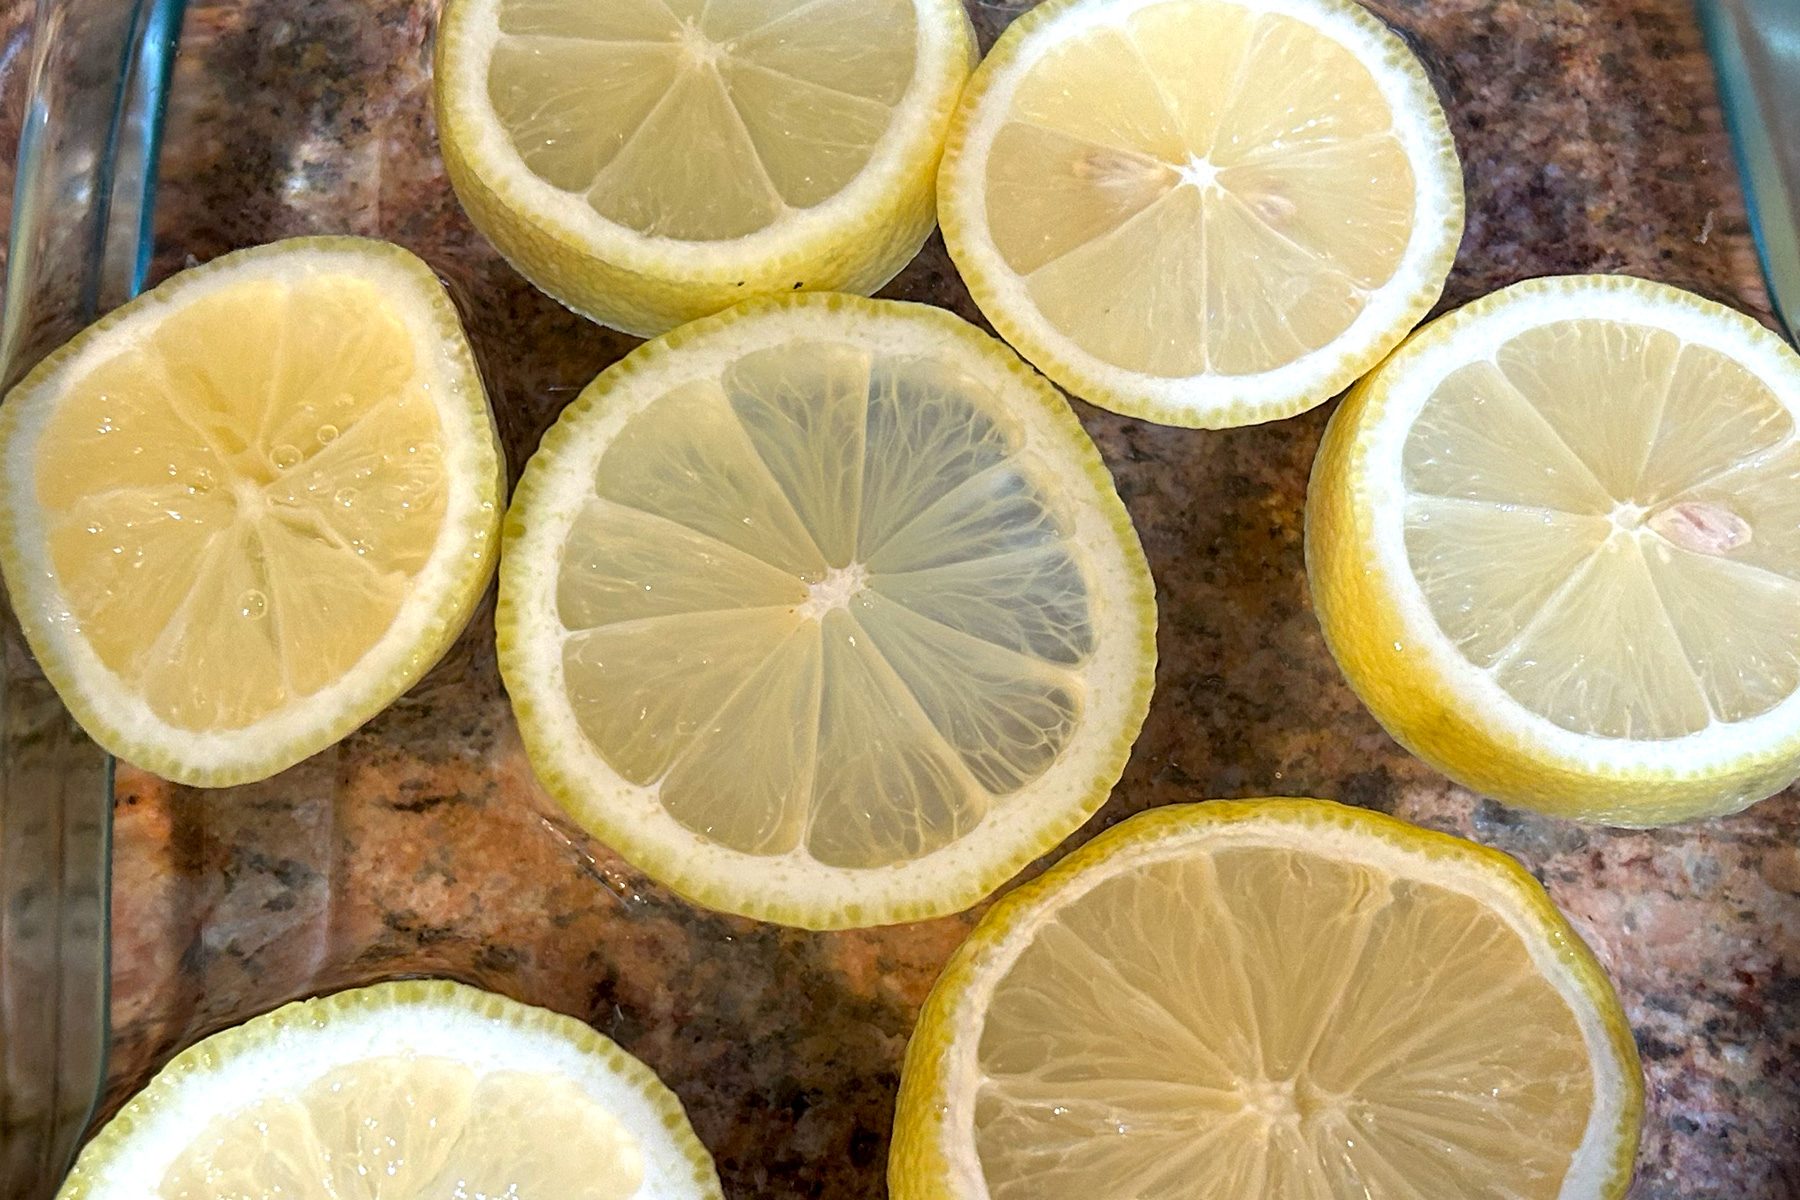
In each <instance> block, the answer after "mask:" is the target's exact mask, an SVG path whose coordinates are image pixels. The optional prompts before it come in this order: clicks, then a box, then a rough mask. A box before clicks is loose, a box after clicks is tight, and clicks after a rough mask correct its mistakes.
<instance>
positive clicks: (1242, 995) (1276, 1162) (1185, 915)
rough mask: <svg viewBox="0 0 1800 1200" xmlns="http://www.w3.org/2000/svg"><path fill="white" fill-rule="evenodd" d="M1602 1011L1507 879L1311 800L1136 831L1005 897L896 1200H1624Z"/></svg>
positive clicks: (1614, 1038)
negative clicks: (1444, 1199) (1106, 1198)
mask: <svg viewBox="0 0 1800 1200" xmlns="http://www.w3.org/2000/svg"><path fill="white" fill-rule="evenodd" d="M1641 1109H1642V1084H1641V1079H1640V1076H1639V1072H1638V1065H1637V1060H1636V1054H1635V1051H1634V1049H1633V1045H1632V1040H1631V1034H1630V1030H1629V1029H1628V1027H1627V1026H1626V1024H1625V1020H1624V1016H1623V1014H1622V1013H1621V1011H1620V1009H1619V1004H1618V999H1617V997H1616V996H1615V995H1614V993H1613V991H1612V988H1611V985H1610V984H1609V983H1608V982H1607V980H1606V978H1605V976H1604V974H1602V972H1601V971H1600V969H1599V967H1598V966H1597V964H1596V963H1595V962H1594V960H1593V958H1592V956H1591V955H1590V954H1589V953H1588V952H1587V949H1586V947H1585V946H1583V945H1582V944H1581V941H1580V939H1579V938H1578V937H1577V936H1576V935H1575V934H1574V932H1573V931H1572V930H1571V929H1570V928H1569V927H1568V924H1567V923H1566V921H1564V919H1563V918H1562V916H1561V915H1560V914H1559V913H1558V912H1557V911H1556V909H1555V908H1554V907H1553V906H1552V905H1551V903H1550V901H1549V898H1548V897H1547V896H1545V894H1544V892H1543V889H1542V888H1541V887H1539V886H1538V884H1537V883H1536V882H1535V881H1534V880H1532V878H1531V877H1530V876H1529V875H1527V874H1526V873H1525V872H1524V871H1523V870H1522V869H1521V868H1520V867H1519V866H1518V865H1517V864H1516V863H1514V862H1513V861H1512V860H1510V859H1508V858H1506V857H1505V856H1503V855H1500V854H1497V853H1495V852H1493V851H1490V850H1486V849H1484V848H1481V847H1478V846H1475V845H1473V844H1471V843H1467V842H1463V841H1461V840H1459V839H1455V838H1451V837H1447V836H1445V835H1442V834H1437V833H1430V832H1427V831H1424V830H1420V829H1416V828H1414V827H1412V826H1409V825H1406V824H1405V823H1403V822H1400V821H1395V820H1393V819H1391V818H1385V817H1382V816H1379V815H1377V814H1371V813H1367V812H1363V811H1362V810H1357V809H1348V808H1343V807H1340V806H1338V805H1334V804H1327V803H1325V802H1323V801H1316V800H1269V801H1253V802H1248V803H1238V802H1224V801H1219V802H1213V803H1208V804H1204V805H1179V806H1174V807H1171V808H1165V809H1161V810H1157V811H1156V812H1154V813H1151V814H1146V815H1144V816H1141V817H1137V818H1133V819H1132V820H1129V821H1127V822H1125V823H1123V824H1122V825H1119V826H1117V827H1116V828H1114V829H1112V830H1109V831H1108V832H1107V833H1105V834H1103V835H1102V836H1101V837H1099V838H1097V839H1095V840H1094V841H1093V842H1092V843H1090V844H1089V845H1088V846H1087V847H1085V848H1084V849H1082V850H1081V851H1079V852H1077V853H1076V854H1074V855H1072V856H1071V857H1070V858H1069V859H1067V860H1065V861H1064V862H1063V863H1061V864H1059V865H1058V866H1057V867H1055V868H1054V869H1052V870H1051V871H1050V872H1049V873H1048V874H1046V875H1045V876H1044V877H1043V878H1042V879H1040V880H1038V881H1036V882H1034V883H1031V884H1028V885H1026V886H1025V887H1023V888H1021V889H1019V890H1018V891H1017V892H1015V893H1013V894H1012V895H1010V896H1008V897H1007V898H1006V899H1005V900H1003V901H1001V902H1000V904H998V905H996V906H995V907H994V909H993V910H992V911H990V913H989V914H988V915H987V916H986V917H985V918H984V919H983V921H982V923H981V925H980V926H978V927H977V928H976V930H975V932H974V933H973V934H972V935H971V936H970V938H969V940H968V942H966V943H965V944H964V946H963V947H962V948H961V949H959V950H958V952H957V953H956V954H955V955H954V956H953V957H952V959H951V961H950V963H949V964H948V965H947V967H946V968H945V972H944V974H943V976H942V977H941V978H940V980H939V982H938V984H937V986H936V987H935V988H934V989H933V992H932V994H931V997H930V999H929V1000H928V1001H927V1003H926V1006H925V1009H924V1011H923V1013H922V1014H921V1016H920V1020H919V1025H918V1028H917V1030H916V1032H915V1033H914V1036H913V1041H912V1043H911V1045H910V1046H909V1048H908V1052H907V1058H906V1064H905V1068H904V1071H903V1074H902V1079H901V1089H900V1099H899V1103H898V1109H897V1114H896V1122H895V1135H894V1151H893V1153H892V1156H891V1158H890V1163H889V1186H890V1189H891V1190H892V1192H893V1194H894V1195H895V1196H896V1197H897V1198H899V1200H918V1198H921V1197H933V1198H945V1197H956V1198H958V1200H973V1198H977V1197H980V1198H987V1197H991V1198H993V1200H1015V1198H1018V1197H1026V1196H1030V1197H1041V1198H1043V1200H1057V1198H1060V1197H1067V1198H1069V1200H1076V1198H1079V1197H1088V1196H1094V1195H1131V1196H1135V1197H1142V1198H1143V1200H1157V1198H1160V1197H1169V1198H1171V1200H1172V1198H1174V1197H1184V1198H1185V1197H1216V1198H1218V1200H1227V1198H1231V1200H1247V1198H1254V1197H1261V1196H1267V1197H1284V1198H1287V1197H1317V1198H1318V1200H1330V1198H1333V1197H1339V1196H1350V1195H1365V1194H1367V1195H1381V1196H1392V1197H1421V1198H1423V1197H1427V1196H1447V1195H1505V1196H1516V1197H1521V1198H1525V1197H1543V1198H1546V1200H1549V1198H1561V1200H1575V1198H1577V1197H1602V1196H1607V1197H1612V1196H1620V1195H1623V1194H1624V1191H1625V1188H1626V1185H1627V1183H1628V1182H1629V1179H1630V1172H1631V1164H1632V1157H1633V1152H1634V1150H1635V1147H1636V1141H1637V1122H1638V1119H1639V1116H1640V1113H1641Z"/></svg>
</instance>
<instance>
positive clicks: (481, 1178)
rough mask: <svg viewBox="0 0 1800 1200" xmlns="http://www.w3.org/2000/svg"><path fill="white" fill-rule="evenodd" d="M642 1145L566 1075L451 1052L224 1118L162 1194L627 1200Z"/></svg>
mask: <svg viewBox="0 0 1800 1200" xmlns="http://www.w3.org/2000/svg"><path fill="white" fill-rule="evenodd" d="M643 1182H644V1156H643V1152H642V1149H641V1147H640V1146H639V1144H638V1140H637V1139H636V1138H635V1137H634V1136H633V1135H632V1134H631V1133H630V1131H628V1130H627V1129H625V1127H624V1126H623V1125H621V1124H620V1123H619V1121H618V1120H617V1118H615V1117H614V1116H612V1115H611V1114H610V1113H608V1112H607V1111H606V1110H605V1109H603V1108H601V1107H600V1106H599V1105H598V1104H596V1103H594V1102H593V1101H592V1100H591V1099H589V1097H588V1096H587V1094H586V1093H585V1092H583V1091H582V1090H581V1089H580V1088H579V1087H577V1086H576V1085H575V1084H573V1083H571V1082H570V1081H569V1080H567V1079H563V1078H559V1077H556V1076H548V1075H541V1074H536V1073H532V1072H525V1071H495V1072H492V1073H489V1074H486V1075H481V1076H478V1075H477V1074H476V1072H475V1071H474V1070H472V1069H471V1068H470V1067H468V1066H466V1065H464V1064H462V1063H460V1062H457V1061H454V1060H452V1059H447V1058H431V1057H415V1056H410V1055H391V1056H386V1057H381V1058H370V1059H364V1060H361V1061H358V1062H354V1063H350V1064H348V1065H346V1066H341V1067H337V1068H335V1069H333V1070H331V1071H329V1072H327V1073H326V1074H325V1075H324V1076H322V1077H320V1078H319V1079H317V1080H316V1081H314V1082H313V1083H311V1084H309V1085H308V1086H306V1087H305V1088H304V1089H302V1090H300V1091H299V1092H297V1093H295V1094H292V1095H281V1096H275V1097H271V1098H267V1099H263V1100H260V1101H258V1102H256V1103H255V1104H252V1105H250V1106H248V1107H245V1108H242V1109H240V1110H238V1111H236V1112H232V1113H228V1114H226V1115H224V1116H221V1117H217V1118H215V1119H214V1120H213V1121H212V1122H211V1123H210V1124H208V1125H207V1126H206V1127H205V1128H204V1129H203V1130H201V1131H200V1133H199V1136H198V1137H196V1138H195V1139H194V1141H193V1142H192V1143H191V1144H190V1145H188V1146H187V1147H186V1148H185V1149H184V1150H183V1151H182V1152H181V1154H180V1155H179V1157H177V1158H176V1160H175V1162H174V1164H173V1165H172V1166H170V1167H169V1169H168V1171H167V1172H166V1173H165V1174H164V1175H163V1178H162V1180H161V1183H160V1185H159V1186H158V1188H157V1190H156V1195H157V1196H158V1197H159V1200H220V1198H221V1197H232V1198H234V1200H235V1198H238V1197H242V1198H243V1200H253V1198H254V1200H265V1198H266V1200H273V1198H275V1197H282V1198H283V1200H415V1198H416V1200H445V1198H448V1197H467V1198H469V1200H476V1198H480V1197H495V1198H498V1197H516V1198H517V1200H628V1198H629V1197H631V1196H633V1195H636V1194H637V1192H638V1190H639V1188H640V1187H641V1186H642V1184H643Z"/></svg>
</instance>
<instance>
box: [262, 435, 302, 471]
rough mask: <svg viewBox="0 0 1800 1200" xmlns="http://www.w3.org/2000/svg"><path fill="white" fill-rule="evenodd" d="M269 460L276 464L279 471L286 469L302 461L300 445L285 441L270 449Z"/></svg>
mask: <svg viewBox="0 0 1800 1200" xmlns="http://www.w3.org/2000/svg"><path fill="white" fill-rule="evenodd" d="M269 461H270V462H272V463H274V464H275V469H276V470H277V471H285V470H287V469H288V468H289V467H292V466H295V465H297V464H298V463H299V462H300V450H299V447H297V446H290V445H288V444H287V443H286V442H283V443H281V444H280V445H279V446H276V447H275V448H274V449H273V450H271V451H269Z"/></svg>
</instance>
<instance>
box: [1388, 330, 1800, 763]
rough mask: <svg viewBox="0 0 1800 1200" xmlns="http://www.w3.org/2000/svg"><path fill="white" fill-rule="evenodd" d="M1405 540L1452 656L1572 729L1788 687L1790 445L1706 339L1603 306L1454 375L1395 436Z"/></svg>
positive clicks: (1798, 461) (1614, 733) (1656, 717)
mask: <svg viewBox="0 0 1800 1200" xmlns="http://www.w3.org/2000/svg"><path fill="white" fill-rule="evenodd" d="M1402 476H1403V481H1404V486H1405V489H1406V491H1407V492H1408V497H1407V500H1406V517H1405V521H1406V553H1407V558H1408V560H1409V561H1410V564H1411V567H1412V571H1413V574H1414V577H1415V578H1416V579H1417V580H1418V583H1419V587H1420V589H1421V590H1422V592H1423V594H1424V596H1425V599H1426V601H1427V603H1428V604H1429V606H1430V610H1431V613H1432V616H1433V618H1434V619H1435V620H1436V621H1437V623H1438V625H1439V626H1440V628H1441V629H1442V630H1443V631H1444V633H1445V634H1446V635H1448V637H1449V638H1450V639H1451V640H1452V641H1453V642H1454V644H1455V645H1456V647H1457V649H1458V651H1459V652H1460V653H1461V654H1462V655H1463V656H1464V657H1465V658H1466V659H1467V661H1468V663H1469V664H1470V665H1471V666H1472V667H1474V668H1476V669H1477V670H1480V671H1482V672H1485V673H1487V674H1488V675H1489V676H1490V677H1491V678H1492V679H1493V680H1494V682H1495V683H1497V684H1498V685H1499V686H1500V687H1501V688H1503V689H1504V690H1505V691H1506V692H1507V693H1508V694H1509V695H1511V696H1512V697H1513V698H1514V699H1515V700H1517V701H1518V702H1519V703H1520V704H1521V705H1523V706H1524V707H1525V708H1527V709H1529V710H1530V711H1531V712H1533V713H1536V714H1539V715H1540V716H1543V717H1545V718H1548V719H1549V720H1550V721H1553V722H1555V724H1557V725H1558V726H1561V727H1562V728H1564V729H1567V730H1570V731H1573V732H1575V733H1578V734H1584V735H1589V736H1594V737H1601V738H1635V739H1666V738H1676V737H1680V736H1683V735H1686V734H1691V733H1695V732H1698V731H1700V730H1702V729H1704V728H1706V727H1707V726H1708V725H1709V724H1713V723H1729V722H1738V721H1744V720H1747V719H1750V718H1753V717H1756V716H1758V715H1760V714H1762V713H1765V712H1768V711H1769V710H1770V709H1772V708H1774V707H1775V706H1776V705H1778V704H1779V703H1781V702H1782V701H1784V700H1786V699H1787V698H1789V697H1790V696H1792V695H1793V694H1794V692H1795V690H1796V688H1800V445H1797V444H1796V438H1795V421H1794V416H1793V413H1792V411H1791V410H1790V408H1789V407H1788V406H1787V405H1784V404H1783V403H1782V401H1781V400H1780V398H1779V397H1777V396H1776V394H1775V393H1774V391H1773V390H1772V389H1771V387H1770V385H1769V384H1768V383H1766V382H1765V381H1763V380H1762V379H1760V378H1758V377H1757V376H1756V375H1754V374H1752V373H1751V372H1750V371H1749V370H1747V369H1746V368H1745V367H1744V366H1743V365H1741V364H1740V363H1738V362H1736V361H1734V360H1733V359H1732V358H1731V357H1728V356H1727V355H1726V354H1724V353H1722V352H1721V351H1719V350H1717V349H1714V348H1712V347H1710V346H1707V345H1702V344H1696V343H1694V342H1690V341H1686V340H1684V339H1683V338H1682V337H1681V336H1679V335H1678V334H1677V333H1675V332H1672V331H1670V330H1668V329H1663V328H1658V327H1653V326H1650V325H1645V324H1637V323H1633V322H1631V321H1629V320H1609V319H1605V318H1599V317H1596V318H1589V319H1567V320H1559V321H1554V322H1551V323H1547V324H1542V325H1538V326H1536V327H1534V328H1529V329H1525V330H1523V331H1521V332H1519V333H1517V334H1516V335H1514V336H1512V337H1510V338H1509V339H1506V340H1505V341H1504V342H1502V343H1501V344H1500V345H1499V347H1498V349H1497V350H1496V351H1495V353H1494V354H1493V356H1492V358H1491V359H1486V358H1484V359H1482V360H1479V361H1476V362H1473V363H1470V364H1468V365H1466V366H1463V367H1460V368H1459V369H1457V370H1455V371H1453V372H1451V373H1450V374H1449V375H1447V376H1446V377H1445V378H1444V379H1443V380H1442V381H1441V382H1439V383H1438V384H1437V385H1436V386H1435V388H1434V389H1433V390H1432V392H1431V394H1430V396H1429V397H1428V398H1427V399H1426V401H1425V403H1424V406H1423V408H1422V410H1421V411H1420V413H1419V416H1418V417H1417V419H1416V420H1415V421H1414V423H1413V425H1412V428H1411V431H1410V432H1409V433H1408V435H1407V438H1406V442H1405V445H1404V450H1403V460H1402Z"/></svg>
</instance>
